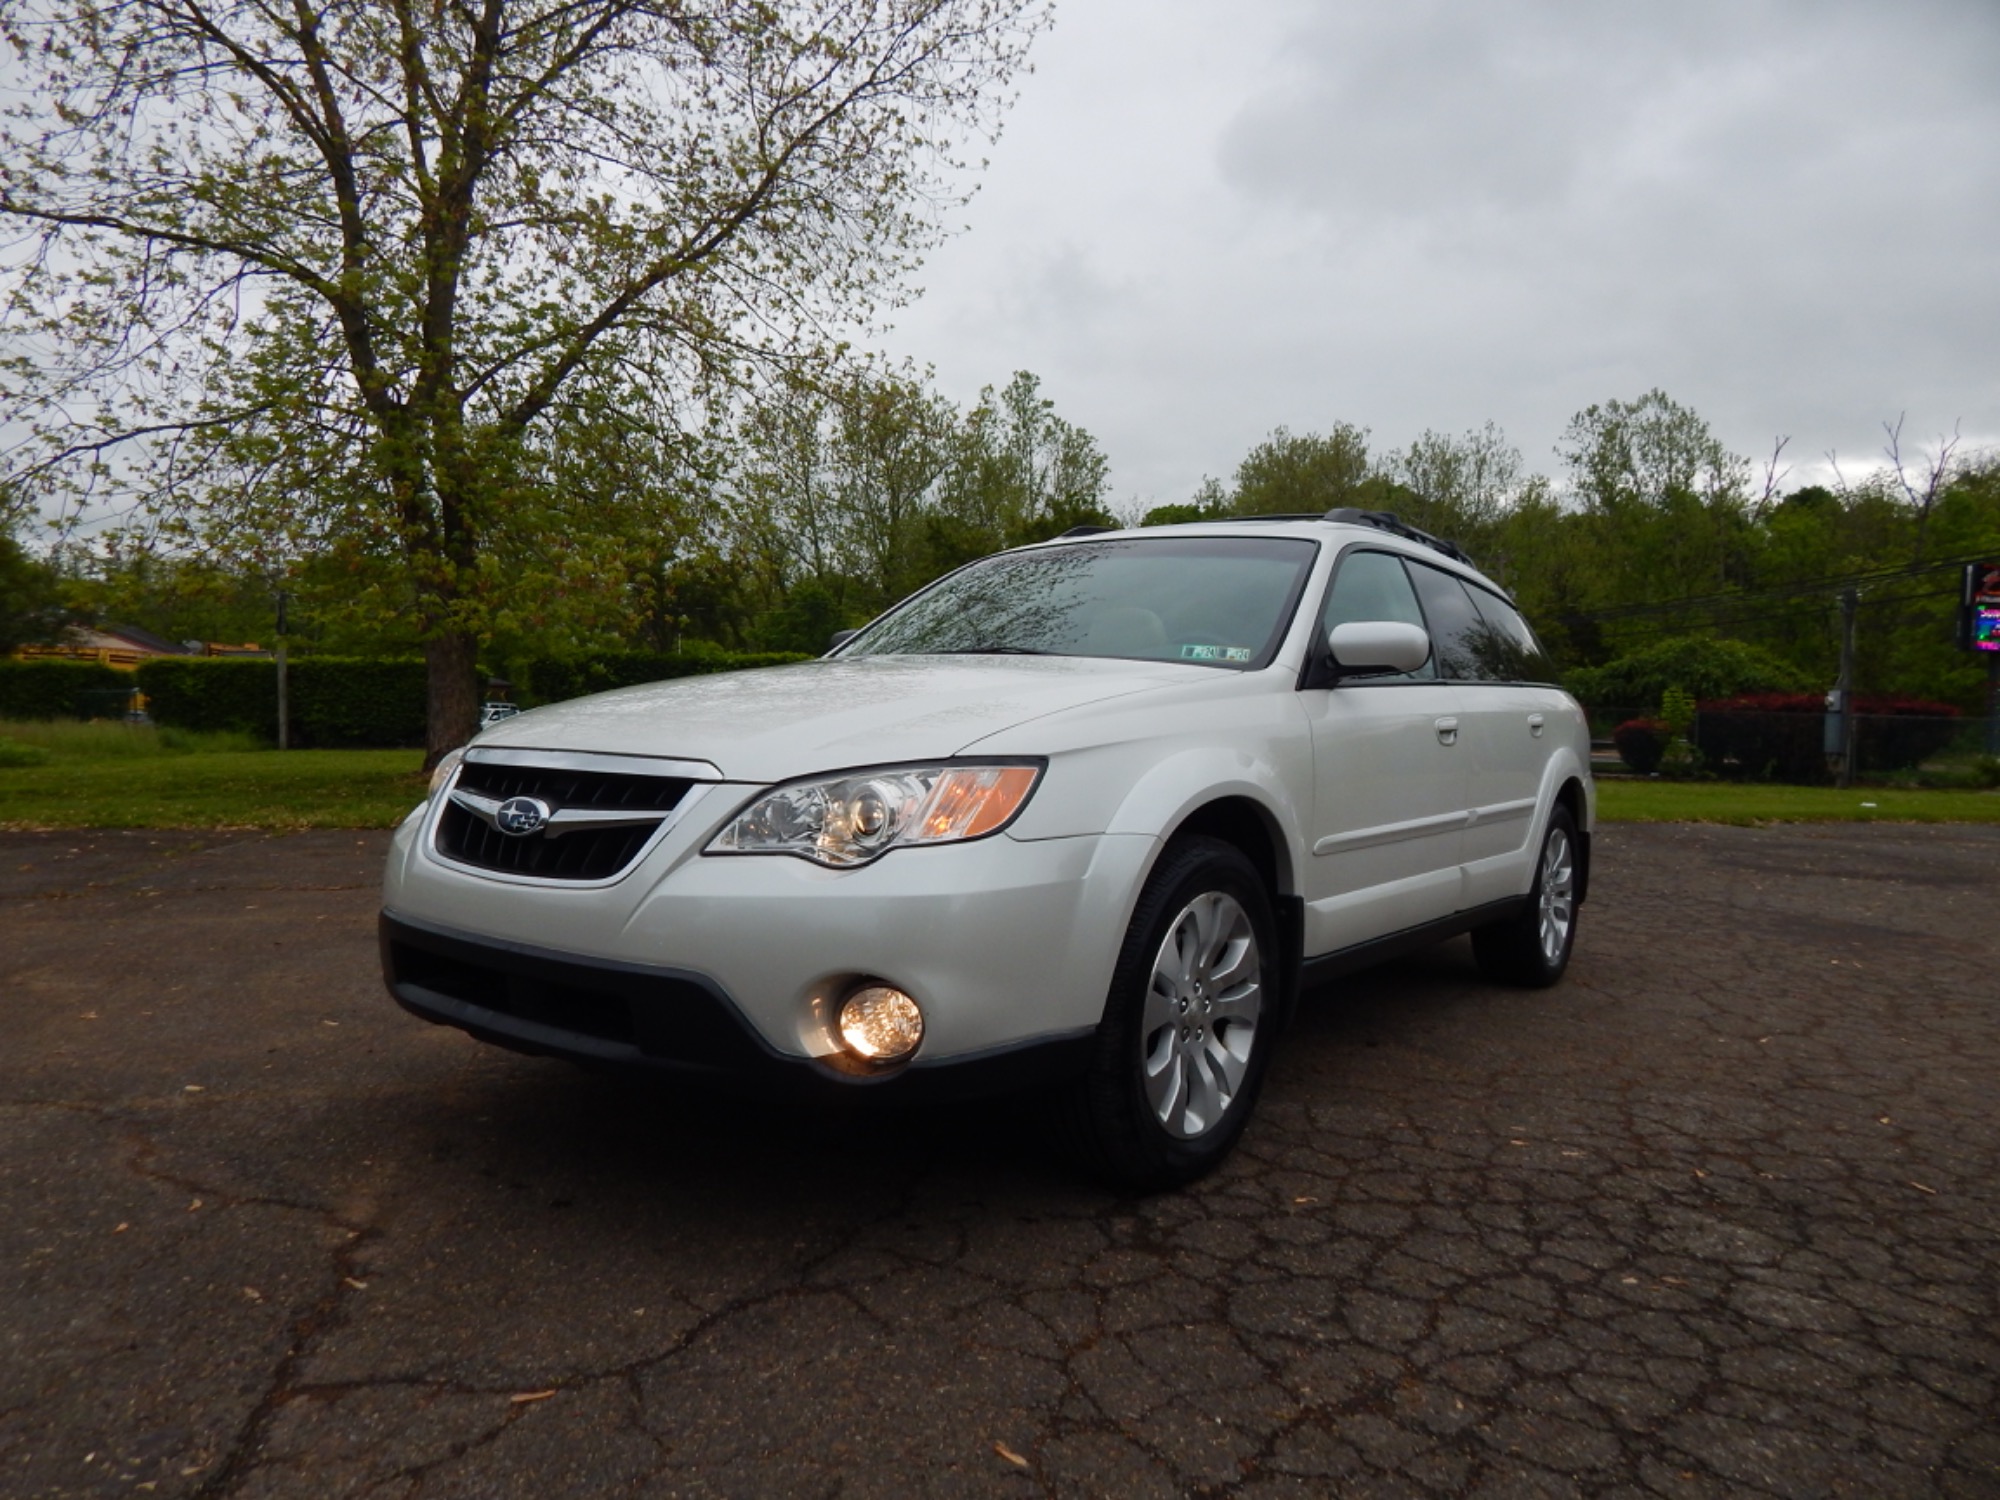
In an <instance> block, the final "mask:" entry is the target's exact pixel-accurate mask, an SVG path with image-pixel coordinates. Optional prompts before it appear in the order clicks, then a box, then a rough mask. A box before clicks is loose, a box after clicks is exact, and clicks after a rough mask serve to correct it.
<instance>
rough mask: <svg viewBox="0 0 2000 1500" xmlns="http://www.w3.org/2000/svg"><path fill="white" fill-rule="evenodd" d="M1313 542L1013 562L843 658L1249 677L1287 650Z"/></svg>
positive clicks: (1093, 550)
mask: <svg viewBox="0 0 2000 1500" xmlns="http://www.w3.org/2000/svg"><path fill="white" fill-rule="evenodd" d="M1317 550H1318V545H1317V544H1316V543H1314V542H1309V541H1301V540H1298V539H1295V538H1289V537H1120V538H1116V539H1111V540H1106V541H1101V542H1079V543H1075V544H1072V545H1070V546H1064V547H1045V548H1036V549H1033V550H1031V551H1025V552H1006V553H1002V554H1001V555H999V556H998V557H989V558H986V559H985V560H983V561H981V562H976V563H974V564H972V565H971V566H970V567H966V568H961V569H960V570H959V571H958V572H956V573H953V574H951V575H950V576H949V577H947V578H944V579H942V580H940V581H939V582H938V583H936V584H934V585H933V586H932V587H931V588H929V589H927V590H925V591H924V592H923V593H921V594H918V595H917V596H916V597H915V598H913V599H911V600H910V601H909V602H907V603H906V604H904V605H902V606H901V607H900V608H899V609H897V610H896V611H894V612H893V613H892V614H889V615H887V616H885V617H884V618H882V619H881V620H878V621H877V622H876V623H875V624H873V625H871V626H869V627H868V628H867V629H866V630H864V631H863V632H861V634H860V635H858V636H856V637H855V638H854V640H853V641H851V642H850V643H849V644H848V645H847V647H846V648H845V649H843V650H842V651H841V653H840V654H841V655H842V656H907V655H921V654H949V653H966V654H993V655H1023V656H1115V657H1132V658H1136V659H1139V660H1142V661H1175V662H1187V663H1190V664H1193V665H1198V666H1205V667H1226V668H1233V669H1235V670H1238V671H1241V670H1244V669H1247V668H1251V667H1258V666H1262V665H1263V664H1264V663H1265V662H1266V661H1268V660H1269V659H1270V656H1271V653H1273V652H1275V651H1276V650H1277V646H1278V640H1279V638H1280V636H1281V635H1282V634H1283V632H1284V628H1285V626H1286V624H1287V623H1289V622H1290V620H1291V617H1292V609H1293V607H1294V606H1295V605H1296V604H1297V602H1298V597H1299V593H1300V591H1301V590H1302V589H1303V587H1304V586H1305V578H1306V573H1307V571H1308V570H1309V569H1310V568H1311V566H1312V560H1313V554H1314V553H1315V552H1316V551H1317Z"/></svg>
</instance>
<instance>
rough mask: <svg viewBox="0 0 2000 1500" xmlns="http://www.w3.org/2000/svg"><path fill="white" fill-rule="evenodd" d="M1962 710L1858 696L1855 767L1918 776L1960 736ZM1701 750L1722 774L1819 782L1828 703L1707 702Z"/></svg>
mask: <svg viewBox="0 0 2000 1500" xmlns="http://www.w3.org/2000/svg"><path fill="white" fill-rule="evenodd" d="M1958 718H1959V712H1958V710H1957V709H1956V708H1954V707H1952V705H1950V704H1949V703H1931V702H1928V701H1925V700H1923V699H1920V698H1888V697H1867V698H1864V697H1856V698H1855V700H1854V719H1853V730H1854V768H1855V770H1857V771H1861V772H1864V773H1865V772H1876V773H1879V772H1883V771H1910V770H1915V769H1916V768H1917V767H1918V766H1920V765H1922V764H1923V763H1924V762H1925V761H1926V760H1928V759H1929V758H1930V757H1931V756H1933V755H1935V754H1937V753H1938V751H1940V750H1942V749H1944V747H1945V746H1946V745H1949V744H1950V743H1951V742H1952V739H1953V738H1954V737H1955V736H1956V735H1957V733H1958ZM1694 740H1695V746H1696V748H1698V749H1699V750H1700V751H1701V756H1702V764H1703V766H1704V767H1705V768H1706V769H1707V770H1709V771H1712V772H1714V773H1716V774H1717V775H1721V776H1732V777H1742V778H1761V779H1768V780H1771V781H1788V782H1795V783H1801V784H1805V785H1812V784H1815V783H1820V782H1825V781H1828V780H1830V779H1831V776H1830V774H1829V772H1828V771H1827V767H1826V699H1825V698H1823V697H1822V696H1820V695H1819V694H1818V693H1753V694H1747V695H1743V696H1740V697H1735V698H1726V699H1722V700H1720V701H1718V702H1712V703H1704V704H1702V705H1701V712H1700V715H1699V717H1698V718H1697V719H1696V720H1695V729H1694Z"/></svg>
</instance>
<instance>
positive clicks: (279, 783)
mask: <svg viewBox="0 0 2000 1500" xmlns="http://www.w3.org/2000/svg"><path fill="white" fill-rule="evenodd" d="M422 763H423V753H422V752H421V751H418V750H292V751H286V752H284V753H282V754H280V753H279V752H277V751H274V750H248V751H211V752H209V753H205V754H154V755H118V756H102V757H91V758H78V757H76V756H74V755H66V754H63V753H61V751H60V750H59V751H58V752H57V754H56V755H54V756H51V757H50V759H49V760H48V761H47V762H46V763H44V764H40V765H13V766H0V827H4V828H12V829H21V828H392V827H394V826H395V825H396V823H397V822H398V821H399V820H400V819H401V818H402V816H403V814H405V813H407V812H408V811H409V810H410V809H411V808H412V807H414V806H416V804H417V801H418V799H419V798H420V797H422V795H423V786H424V784H423V777H422V774H421V771H420V767H421V766H422ZM1597 791H1598V803H1597V809H1598V816H1599V817H1600V818H1602V819H1603V820H1605V821H1606V822H1613V823H1617V822H1631V823H1735V824H1746V825H1747V824H1757V823H1831V822H1845V823H2000V792H1996V791H1986V792H1975V791H1933V790H1924V789H1914V788H1900V787H1854V788H1851V789H1849V790H1847V791H1842V790H1840V789H1838V788H1835V787H1819V786H1777V785H1770V784H1764V783H1743V782H1727V781H1638V780H1631V781H1627V780H1616V779H1614V780H1606V781H1600V782H1599V783H1598V788H1597Z"/></svg>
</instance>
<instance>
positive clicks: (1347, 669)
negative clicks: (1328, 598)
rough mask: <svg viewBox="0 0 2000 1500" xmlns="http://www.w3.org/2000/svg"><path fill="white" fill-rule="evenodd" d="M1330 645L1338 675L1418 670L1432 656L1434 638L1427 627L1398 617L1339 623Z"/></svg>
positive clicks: (1337, 676) (1368, 675)
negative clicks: (1412, 623) (1400, 619)
mask: <svg viewBox="0 0 2000 1500" xmlns="http://www.w3.org/2000/svg"><path fill="white" fill-rule="evenodd" d="M1326 645H1327V654H1328V656H1330V657H1331V658H1332V661H1333V675H1334V676H1335V678H1344V677H1382V676H1387V675H1390V674H1392V673H1396V672H1414V671H1416V670H1417V668H1418V667H1421V666H1422V665H1423V664H1424V663H1425V662H1427V661H1429V660H1430V656H1431V638H1430V636H1429V635H1428V634H1426V633H1425V631H1424V628H1423V627H1422V626H1421V625H1405V624H1403V623H1401V622H1400V621H1397V620H1354V621H1351V622H1349V623H1348V624H1346V625H1336V626H1334V627H1333V632H1332V633H1331V634H1330V635H1329V636H1328V637H1327V641H1326Z"/></svg>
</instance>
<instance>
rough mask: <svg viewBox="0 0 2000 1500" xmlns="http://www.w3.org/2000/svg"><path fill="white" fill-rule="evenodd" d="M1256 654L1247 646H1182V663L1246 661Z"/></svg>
mask: <svg viewBox="0 0 2000 1500" xmlns="http://www.w3.org/2000/svg"><path fill="white" fill-rule="evenodd" d="M1255 654H1256V653H1255V652H1253V651H1252V650H1251V649H1250V648H1249V647H1248V646H1183V647H1181V660H1182V661H1248V660H1250V658H1251V657H1252V656H1254V655H1255Z"/></svg>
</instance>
